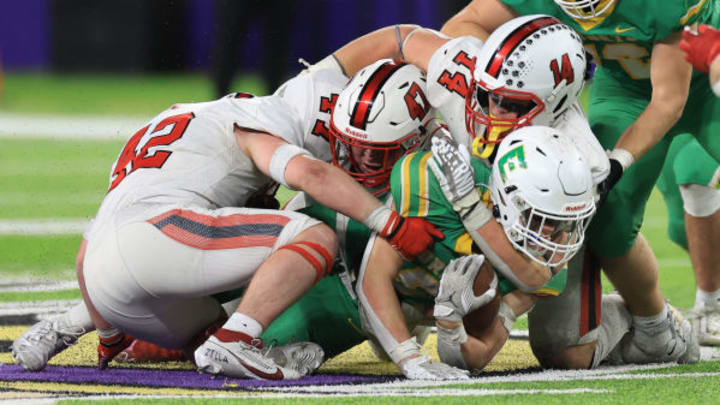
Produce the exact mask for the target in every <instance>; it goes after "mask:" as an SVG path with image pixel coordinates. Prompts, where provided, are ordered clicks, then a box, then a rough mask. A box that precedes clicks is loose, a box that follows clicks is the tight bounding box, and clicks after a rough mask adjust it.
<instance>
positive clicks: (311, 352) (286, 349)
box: [267, 342, 325, 376]
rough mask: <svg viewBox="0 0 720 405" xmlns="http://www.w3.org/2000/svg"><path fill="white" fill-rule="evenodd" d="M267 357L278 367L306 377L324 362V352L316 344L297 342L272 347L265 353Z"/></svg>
mask: <svg viewBox="0 0 720 405" xmlns="http://www.w3.org/2000/svg"><path fill="white" fill-rule="evenodd" d="M267 356H268V357H270V358H272V359H273V360H274V361H275V363H277V364H278V365H280V366H282V367H286V368H291V369H293V370H295V371H297V372H298V373H299V374H300V376H306V375H310V374H312V373H314V372H315V371H316V370H317V369H318V368H320V366H321V365H322V364H323V361H324V360H325V351H323V349H322V347H320V345H318V344H316V343H312V342H297V343H289V344H286V345H283V346H273V347H271V348H270V349H269V350H268V351H267Z"/></svg>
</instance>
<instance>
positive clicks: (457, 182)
mask: <svg viewBox="0 0 720 405" xmlns="http://www.w3.org/2000/svg"><path fill="white" fill-rule="evenodd" d="M432 152H433V157H432V159H429V160H428V165H429V166H430V170H432V172H433V175H434V176H435V178H436V179H437V181H438V184H439V185H440V189H441V190H442V192H443V195H444V196H445V198H446V199H447V200H448V202H450V204H451V205H452V207H453V210H454V211H455V212H456V213H457V214H458V215H459V216H460V218H461V219H462V221H463V224H464V225H465V228H466V229H468V230H469V231H474V230H477V229H478V228H480V227H481V226H483V225H485V223H486V222H487V221H489V220H490V219H491V218H492V216H491V214H490V210H488V209H487V207H485V205H484V204H483V203H482V202H481V201H480V195H479V194H478V192H477V191H476V190H475V178H474V172H473V168H472V166H471V164H470V153H469V152H468V150H467V148H465V147H464V146H463V145H458V144H457V143H456V142H455V141H454V140H453V139H452V137H451V136H450V134H447V133H446V134H442V135H436V136H433V138H432Z"/></svg>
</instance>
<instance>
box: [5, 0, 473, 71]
mask: <svg viewBox="0 0 720 405" xmlns="http://www.w3.org/2000/svg"><path fill="white" fill-rule="evenodd" d="M236 1H238V2H248V3H252V2H253V1H255V0H236ZM468 1H469V0H451V1H448V0H305V1H289V2H288V3H289V7H282V10H276V11H272V12H269V13H268V12H267V11H265V12H264V13H263V15H261V16H259V17H258V16H252V17H251V18H250V21H246V20H248V18H242V17H243V16H238V18H237V20H238V21H239V23H238V24H241V25H242V26H243V27H242V34H241V35H242V44H243V45H242V47H241V48H240V50H239V51H238V52H237V54H236V55H233V57H234V58H237V59H236V61H237V64H238V67H239V70H240V71H244V70H257V69H258V68H259V66H261V63H260V60H261V59H262V57H263V56H264V52H266V50H267V49H268V47H272V46H273V40H274V38H273V37H274V35H284V34H283V33H284V32H287V33H289V35H290V39H289V41H290V45H289V47H288V49H289V51H288V52H287V55H286V57H285V58H282V59H285V60H280V61H278V63H281V64H282V65H283V66H284V67H285V69H286V70H297V68H298V66H297V64H296V63H297V58H299V57H302V58H305V59H307V60H308V61H310V62H315V61H317V60H319V59H321V58H322V57H324V56H326V55H327V54H329V53H330V52H332V51H333V50H335V49H336V48H338V47H340V46H341V45H343V44H345V43H346V42H348V41H350V40H351V39H353V38H355V37H357V36H359V35H362V34H364V33H367V32H369V31H372V30H374V29H376V28H380V27H383V26H387V25H392V24H396V23H416V24H420V25H423V26H426V27H430V28H435V29H439V28H440V27H441V26H442V23H443V21H445V20H446V19H447V18H448V17H449V16H451V15H453V14H454V13H455V12H457V11H458V10H459V9H460V8H462V7H463V6H464V5H465V4H466V3H467V2H468ZM224 12H227V10H226V7H222V4H221V3H219V2H217V1H214V0H112V1H111V0H0V61H1V62H2V66H3V69H5V70H6V71H12V70H28V69H31V70H43V71H53V72H98V71H100V72H155V71H193V70H206V69H209V68H210V67H211V66H212V62H213V44H214V43H215V41H216V39H217V38H218V21H219V17H220V16H221V15H223V13H224ZM282 12H286V13H290V15H291V18H290V24H289V26H288V27H287V28H286V29H284V30H283V29H279V28H278V27H276V26H273V23H274V22H275V21H276V20H279V19H278V18H276V17H277V15H276V14H275V13H282ZM266 24H269V25H266Z"/></svg>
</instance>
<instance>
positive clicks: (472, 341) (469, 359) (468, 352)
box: [460, 318, 510, 370]
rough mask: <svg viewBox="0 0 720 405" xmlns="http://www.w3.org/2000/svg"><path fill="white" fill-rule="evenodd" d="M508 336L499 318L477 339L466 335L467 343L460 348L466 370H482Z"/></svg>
mask: <svg viewBox="0 0 720 405" xmlns="http://www.w3.org/2000/svg"><path fill="white" fill-rule="evenodd" d="M508 336H510V334H509V333H508V331H507V330H505V328H504V327H503V325H502V322H500V319H499V318H495V320H494V321H493V324H492V325H491V326H490V327H489V328H487V330H486V331H485V333H483V334H482V336H479V337H478V338H475V337H473V336H470V335H468V340H467V342H465V343H463V344H462V345H461V346H460V349H461V353H462V355H463V359H465V364H467V366H468V370H482V369H483V368H485V366H487V364H488V363H490V361H491V360H492V359H493V358H494V357H495V356H496V355H497V354H498V352H500V349H502V347H503V346H504V345H505V342H507V339H508Z"/></svg>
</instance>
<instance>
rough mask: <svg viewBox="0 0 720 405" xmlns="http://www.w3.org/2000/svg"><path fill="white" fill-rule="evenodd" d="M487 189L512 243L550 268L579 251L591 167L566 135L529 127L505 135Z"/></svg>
mask: <svg viewBox="0 0 720 405" xmlns="http://www.w3.org/2000/svg"><path fill="white" fill-rule="evenodd" d="M489 188H490V195H491V197H492V201H493V204H494V205H495V207H494V208H493V211H494V213H495V215H496V216H497V219H498V221H499V222H500V223H501V224H502V226H503V229H504V230H505V234H506V235H507V237H508V239H509V240H510V242H511V243H512V244H513V246H515V248H517V249H518V250H520V251H522V252H524V253H525V254H527V255H528V256H529V257H530V258H532V259H533V260H535V261H536V262H538V263H541V264H543V265H545V266H553V267H557V266H562V265H563V264H565V263H567V261H568V260H570V259H571V258H572V257H573V255H575V253H577V251H578V250H580V247H581V246H582V243H583V240H584V239H585V229H586V228H587V225H588V223H589V222H590V219H591V217H592V215H593V214H594V213H595V198H594V194H593V181H592V175H591V174H590V167H589V166H588V164H587V162H586V161H585V159H584V158H583V155H582V153H581V152H580V151H579V150H578V149H577V147H576V146H575V144H574V143H573V142H572V140H571V139H570V137H569V136H568V135H564V134H561V133H560V132H558V131H557V130H555V129H553V128H549V127H543V126H529V127H523V128H520V129H518V130H516V131H514V132H513V133H511V134H510V135H508V136H507V137H505V139H504V140H503V141H502V143H500V146H499V147H498V153H497V158H496V159H495V162H494V163H493V166H492V174H491V177H490V184H489Z"/></svg>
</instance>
